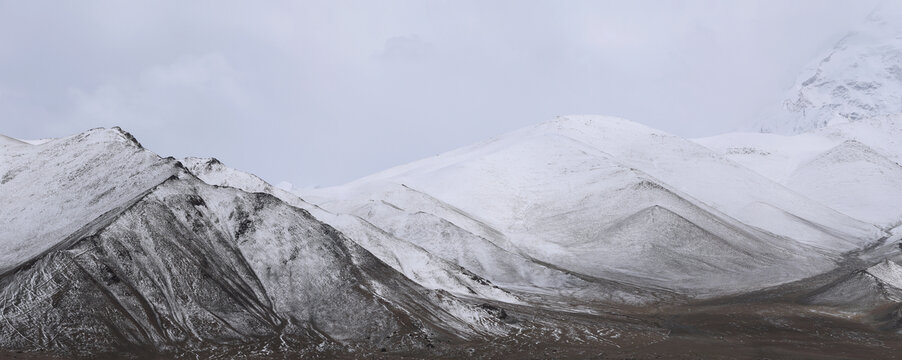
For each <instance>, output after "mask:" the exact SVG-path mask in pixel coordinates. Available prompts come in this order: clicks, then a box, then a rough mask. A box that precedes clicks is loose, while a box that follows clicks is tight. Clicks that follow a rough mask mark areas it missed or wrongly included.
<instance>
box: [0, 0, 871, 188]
mask: <svg viewBox="0 0 902 360" xmlns="http://www.w3.org/2000/svg"><path fill="white" fill-rule="evenodd" d="M876 3H877V0H871V1H853V0H848V1H838V0H793V1H785V0H779V1H778V0H770V1H765V0H751V1H738V0H731V1H723V0H711V1H663V0H661V1H632V0H631V1H626V0H623V1H571V0H567V1H560V0H556V1H522V0H521V1H462V0H459V1H428V0H411V1H366V0H361V1H334V0H333V1H317V2H309V1H285V2H282V1H246V2H241V1H212V0H210V1H190V2H186V1H152V2H151V1H148V2H137V1H13V0H9V1H7V0H0V133H2V134H6V135H10V136H13V137H18V138H42V137H59V136H65V135H70V134H73V133H78V132H81V131H84V130H87V129H89V128H94V127H100V126H103V127H109V126H116V125H118V126H121V127H123V128H124V129H126V130H128V131H130V132H132V133H133V134H134V135H135V136H136V137H137V138H138V139H139V140H140V141H141V142H142V143H143V144H144V145H145V146H146V147H148V148H149V149H151V150H153V151H155V152H157V153H158V154H160V155H163V156H167V155H173V156H176V157H182V156H189V155H190V156H215V157H217V158H219V159H220V160H222V161H223V162H225V163H226V164H227V165H229V166H232V167H235V168H239V169H242V170H246V171H249V172H252V173H255V174H257V175H260V176H261V177H263V178H264V179H266V180H268V181H270V182H272V183H278V182H280V181H289V182H291V183H294V184H295V186H296V187H303V186H314V185H334V184H340V183H343V182H346V181H350V180H352V179H354V178H357V177H361V176H364V175H367V174H369V173H373V172H376V171H379V170H382V169H385V168H388V167H391V166H394V165H399V164H402V163H406V162H409V161H412V160H416V159H419V158H423V157H427V156H431V155H434V154H436V153H440V152H443V151H447V150H451V149H453V148H456V147H459V146H463V145H467V144H470V143H473V142H477V141H480V140H483V139H486V138H489V137H492V136H495V135H499V134H501V133H504V132H507V131H510V130H514V129H517V128H520V127H523V126H527V125H530V124H533V123H537V122H540V121H544V120H548V119H550V118H552V117H554V116H556V115H563V114H576V113H591V114H605V115H616V116H621V117H625V118H628V119H631V120H635V121H638V122H641V123H644V124H647V125H650V126H653V127H657V128H660V129H663V130H666V131H669V132H672V133H675V134H678V135H683V136H701V135H711V134H716V133H720V132H724V131H728V130H731V129H733V128H736V127H739V126H742V125H743V124H747V123H749V122H751V121H752V117H753V116H754V115H755V114H757V113H758V112H759V111H761V110H762V108H763V107H765V106H768V105H770V104H773V103H775V102H776V101H778V99H779V98H780V97H781V95H782V94H783V93H784V91H785V89H786V88H788V87H789V86H791V85H792V83H793V81H794V80H795V76H796V74H797V73H798V71H799V70H800V69H801V68H802V67H803V66H804V65H805V64H806V63H807V62H809V61H810V60H812V59H813V57H814V56H816V55H818V54H819V53H820V52H821V51H823V50H825V49H826V48H828V47H829V46H831V45H832V43H833V42H835V41H836V40H837V39H838V38H839V37H841V36H842V35H843V34H844V33H845V32H846V31H847V30H848V29H850V28H851V27H853V26H854V25H855V24H857V23H858V22H860V21H861V19H862V18H864V17H865V16H866V15H867V13H868V12H869V11H870V10H871V9H872V8H873V7H874V6H875V4H876Z"/></svg>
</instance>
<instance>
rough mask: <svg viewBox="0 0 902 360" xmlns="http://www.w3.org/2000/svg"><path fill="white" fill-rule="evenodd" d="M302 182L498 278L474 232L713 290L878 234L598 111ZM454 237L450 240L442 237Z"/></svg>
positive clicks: (759, 280)
mask: <svg viewBox="0 0 902 360" xmlns="http://www.w3.org/2000/svg"><path fill="white" fill-rule="evenodd" d="M301 195H302V196H303V197H304V198H306V199H308V200H311V201H313V202H315V203H317V205H319V206H320V207H322V208H324V209H327V210H329V211H332V212H335V213H351V214H354V215H357V216H359V217H361V218H363V219H365V220H367V221H368V222H370V223H373V224H375V225H377V226H380V227H382V228H383V229H385V230H386V231H388V232H390V233H392V234H393V235H395V236H397V237H400V238H404V239H407V240H408V241H410V242H412V243H416V244H418V245H421V246H423V247H425V248H427V249H431V251H434V252H435V253H437V254H442V255H440V256H445V258H446V259H447V260H449V261H454V262H458V263H461V265H463V263H467V262H469V265H464V266H467V267H468V268H470V269H471V270H473V271H479V272H481V273H480V275H481V276H483V277H485V278H487V279H489V280H492V281H493V282H496V283H499V284H506V285H517V282H519V283H520V284H521V285H522V284H523V281H522V279H515V278H510V277H509V276H510V273H509V271H506V270H504V269H501V268H493V267H488V266H484V264H479V263H472V261H474V260H475V259H474V256H476V255H469V258H466V257H463V258H462V256H464V255H466V254H467V253H472V252H471V251H468V250H467V249H468V246H472V244H474V243H473V241H477V240H478V241H479V243H480V244H482V245H481V246H483V247H482V249H483V250H481V251H482V252H485V251H487V250H485V249H488V248H492V249H497V251H505V252H507V253H511V254H518V255H519V256H521V257H523V258H527V259H534V260H535V261H538V262H540V263H543V264H548V265H549V266H550V267H553V268H559V269H562V270H566V271H567V272H571V273H575V274H581V275H583V276H588V277H592V278H601V279H606V280H613V281H616V282H620V283H625V284H634V285H640V286H646V287H655V288H658V287H660V288H666V289H668V290H672V291H677V292H680V293H684V294H692V295H702V296H705V295H707V296H710V295H712V294H719V293H723V292H730V291H739V290H748V289H754V288H760V287H764V286H769V285H775V284H779V283H782V282H786V281H791V280H795V279H799V278H801V277H804V276H809V275H813V274H815V273H817V272H820V271H824V270H826V269H828V268H830V267H831V266H833V264H834V260H835V259H836V258H837V257H838V256H839V254H840V253H842V252H844V251H848V250H853V249H856V248H859V247H862V246H864V245H865V244H867V243H869V242H871V241H874V240H876V239H878V238H879V237H880V236H882V232H881V231H880V230H879V229H878V228H876V227H874V226H873V225H870V224H867V223H865V222H862V221H859V220H855V219H853V218H851V217H849V216H846V215H844V214H842V213H840V212H838V211H835V210H833V209H831V208H829V207H827V206H824V205H822V204H820V203H818V202H815V201H812V200H811V199H809V198H807V197H805V196H802V195H800V194H798V193H796V192H793V191H791V190H789V189H787V188H786V187H784V186H782V185H780V184H778V183H776V182H774V181H772V180H770V179H767V178H766V177H764V176H761V175H759V174H757V173H755V172H754V171H751V170H749V169H747V168H745V167H742V166H740V165H738V164H736V163H734V162H732V161H730V160H728V159H727V158H725V157H723V156H719V155H717V154H716V153H714V152H712V151H711V150H708V149H707V148H704V147H702V146H699V145H697V144H695V143H692V142H690V141H687V140H684V139H681V138H679V137H676V136H673V135H669V134H666V133H663V132H660V131H657V130H654V129H650V128H648V127H645V126H642V125H639V124H636V123H632V122H629V121H626V120H622V119H616V118H606V117H591V116H572V117H561V118H558V119H555V120H552V121H549V122H546V123H543V124H539V125H537V126H534V127H530V128H526V129H523V130H520V131H515V132H513V133H510V134H506V135H503V136H501V137H498V138H496V139H492V140H490V141H487V142H484V143H480V144H476V145H473V146H470V147H466V148H462V149H460V150H455V151H452V152H449V153H446V154H442V155H439V156H437V157H433V158H428V159H424V160H421V161H418V162H414V163H411V164H408V165H404V166H401V167H398V168H394V169H390V170H386V171H384V172H382V173H379V174H376V175H373V176H370V177H367V178H364V179H361V180H358V181H355V182H353V183H350V184H348V185H344V186H340V187H335V188H326V189H320V190H316V191H311V192H308V193H305V194H301ZM450 225H454V226H453V227H451V226H450ZM436 230H439V231H436ZM451 243H454V244H456V245H453V246H450V248H451V249H453V250H454V251H457V252H458V253H449V252H448V251H450V250H449V249H446V248H442V246H443V245H446V244H451ZM464 244H467V245H464ZM462 249H463V250H462ZM488 253H489V254H490V253H491V252H488ZM491 258H492V259H495V260H494V261H495V262H496V264H497V262H498V261H501V259H502V258H501V257H497V256H492V257H491ZM477 269H478V270H477ZM512 280H517V281H512Z"/></svg>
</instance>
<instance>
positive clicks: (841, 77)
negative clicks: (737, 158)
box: [754, 1, 902, 134]
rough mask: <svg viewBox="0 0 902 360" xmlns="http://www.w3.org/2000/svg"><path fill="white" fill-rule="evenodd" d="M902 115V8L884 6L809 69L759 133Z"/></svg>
mask: <svg viewBox="0 0 902 360" xmlns="http://www.w3.org/2000/svg"><path fill="white" fill-rule="evenodd" d="M898 113H902V5H900V3H899V2H898V1H884V2H883V4H882V5H881V6H879V7H878V8H876V9H875V10H874V11H873V12H872V13H871V15H870V16H869V17H868V18H867V21H865V22H864V23H863V24H862V25H861V26H859V27H858V28H857V29H855V30H854V31H852V32H850V33H849V34H848V35H846V36H845V37H843V38H842V39H841V40H840V41H839V42H838V43H837V44H836V45H835V46H834V47H833V48H831V49H829V50H828V51H826V52H825V53H824V54H823V55H822V56H821V57H819V58H818V59H816V60H815V61H814V62H812V63H811V64H810V65H808V66H807V67H806V68H805V70H804V71H802V73H801V74H800V76H799V78H798V80H797V81H796V84H795V85H794V86H793V88H792V89H791V90H790V91H789V92H788V93H787V96H786V98H785V100H784V101H783V103H782V104H780V106H779V107H776V108H775V109H774V110H772V111H770V112H768V113H766V114H764V117H763V119H762V120H761V121H760V122H758V123H757V124H756V125H755V126H754V131H761V132H767V133H781V134H799V133H803V132H806V131H809V130H813V129H817V128H822V127H825V126H827V125H829V124H831V123H835V122H849V121H859V120H863V119H867V118H871V117H875V116H879V115H889V114H898Z"/></svg>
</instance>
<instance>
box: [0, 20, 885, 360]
mask: <svg viewBox="0 0 902 360" xmlns="http://www.w3.org/2000/svg"><path fill="white" fill-rule="evenodd" d="M887 9H888V8H887ZM888 14H891V10H886V9H884V10H883V11H878V12H875V14H872V15H871V16H870V17H869V19H868V21H867V23H866V24H865V26H864V29H865V30H866V31H865V30H859V31H856V32H854V33H852V34H850V35H849V36H847V37H845V38H844V39H842V40H841V41H840V42H839V43H838V44H837V45H836V46H835V47H834V48H833V49H831V50H830V51H829V52H828V53H827V55H825V56H824V57H822V58H820V59H818V60H817V61H815V64H816V65H814V66H812V67H811V68H810V69H807V70H805V71H804V72H803V75H802V76H801V78H804V79H803V80H801V81H799V82H798V83H797V84H796V86H795V87H794V88H793V89H792V90H791V91H790V92H789V95H788V96H787V98H786V100H785V101H784V102H783V103H782V104H781V105H780V106H779V110H778V111H775V112H774V115H769V116H768V117H765V118H763V119H762V121H761V123H759V124H758V125H756V126H757V128H756V130H759V131H757V132H736V133H729V134H723V135H718V136H713V137H707V138H700V139H685V138H681V137H678V136H675V135H672V134H668V133H665V132H662V131H659V130H656V129H653V128H649V127H647V126H644V125H641V124H638V123H635V122H631V121H628V120H625V119H620V118H613V117H604V116H592V115H573V116H561V117H557V118H555V119H551V120H549V121H546V122H543V123H540V124H537V125H534V126H530V127H527V128H523V129H520V130H516V131H513V132H510V133H507V134H503V135H500V136H498V137H495V138H492V139H489V140H486V141H483V142H481V143H477V144H474V145H470V146H466V147H463V148H460V149H457V150H453V151H450V152H446V153H443V154H440V155H437V156H434V157H430V158H427V159H422V160H419V161H415V162H412V163H409V164H406V165H401V166H398V167H395V168H391V169H387V170H385V171H382V172H379V173H376V174H373V175H370V176H367V177H364V178H362V179H359V180H356V181H353V182H351V183H348V184H344V185H340V186H334V187H328V188H320V189H306V190H301V191H294V192H293V191H288V190H284V189H281V188H278V187H275V186H272V185H270V184H268V183H266V182H265V181H264V180H262V179H260V178H258V177H256V176H254V175H252V174H250V173H246V172H242V171H240V170H237V169H233V168H230V167H228V166H226V165H225V164H223V163H221V162H220V161H218V160H216V159H215V158H184V159H175V158H171V157H166V158H164V157H160V156H158V155H157V154H155V153H153V152H151V151H150V150H148V149H146V148H144V147H143V146H142V145H141V144H140V143H139V142H138V140H137V139H135V137H133V136H132V135H131V134H129V133H128V132H126V131H125V130H122V129H119V128H111V129H92V130H89V131H86V132H84V133H80V134H76V135H73V136H69V137H65V138H58V139H47V140H41V141H25V140H19V139H14V138H10V137H6V136H0V204H2V206H0V224H3V226H2V227H0V249H2V250H3V251H2V252H0V318H2V321H0V349H2V350H0V355H4V356H6V357H12V356H43V357H44V358H54V357H98V356H112V357H119V356H138V354H142V353H153V354H161V356H172V357H199V356H203V357H213V358H215V357H226V358H272V357H281V358H317V357H322V358H333V357H346V358H359V357H376V358H378V357H383V356H396V357H444V358H460V357H483V358H499V357H510V358H523V357H531V358H547V357H578V358H585V357H592V356H598V357H603V356H613V357H618V356H632V357H637V358H655V357H661V356H664V357H678V356H681V355H680V354H681V352H682V354H683V355H686V354H687V353H685V350H686V349H693V350H692V351H694V352H692V353H691V354H688V355H687V356H693V355H694V356H700V357H704V358H732V357H745V356H749V357H752V356H770V357H792V358H805V357H811V358H828V357H830V356H835V357H838V358H844V357H850V356H857V357H871V358H875V357H887V356H891V355H892V354H894V353H895V352H894V350H893V349H894V348H895V347H896V346H899V345H902V337H900V336H899V335H898V332H899V331H902V326H900V324H902V266H900V265H899V264H900V261H902V252H900V240H902V206H900V204H902V165H900V164H902V77H900V76H902V75H900V74H902V70H900V69H902V55H900V54H902V43H899V39H900V36H899V35H898V34H899V33H900V32H898V31H896V29H894V28H893V27H892V26H891V25H890V24H889V22H888V21H887V20H886V18H887V16H890V15H888ZM17 352H22V353H27V354H30V355H14V354H17ZM35 354H40V355H35Z"/></svg>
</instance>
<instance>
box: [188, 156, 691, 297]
mask: <svg viewBox="0 0 902 360" xmlns="http://www.w3.org/2000/svg"><path fill="white" fill-rule="evenodd" d="M184 161H185V163H186V165H187V167H188V169H189V170H190V171H191V172H192V173H194V174H196V175H198V176H199V177H200V178H201V179H202V180H204V181H206V182H207V183H210V184H213V185H220V186H227V184H228V185H230V186H234V187H237V188H240V189H244V190H247V191H253V189H256V190H259V191H262V192H267V193H272V194H274V195H275V196H278V197H279V198H281V199H283V200H284V201H286V202H288V203H289V204H292V205H294V206H297V207H300V208H304V209H307V210H308V211H310V212H311V214H313V215H314V216H315V217H317V219H319V220H320V221H323V222H325V223H327V224H329V225H331V226H334V227H335V228H337V229H339V230H341V231H342V233H344V234H346V235H348V236H349V237H350V238H351V239H352V240H354V241H355V242H357V243H358V244H360V245H361V246H363V247H364V248H366V249H367V250H369V251H370V252H372V253H373V254H374V255H376V256H377V257H379V258H380V259H381V260H382V261H384V262H385V263H387V264H389V265H390V266H392V267H393V268H395V269H396V270H398V271H400V272H401V273H403V274H405V275H406V276H407V277H409V278H410V279H412V280H414V281H416V282H417V283H419V284H420V285H422V286H425V287H427V288H430V289H441V290H446V291H449V292H451V293H455V294H458V295H464V296H475V297H479V298H484V299H492V300H494V301H502V302H513V303H519V302H522V300H521V299H519V298H518V295H516V294H521V295H522V294H524V292H525V293H529V294H538V295H551V296H564V297H566V298H575V299H581V300H586V301H595V302H598V301H601V302H612V303H631V304H640V303H646V302H651V301H662V300H666V299H670V300H672V299H674V296H673V294H669V293H667V292H658V291H655V290H651V291H650V290H648V289H642V288H637V287H635V286H630V285H625V284H619V283H616V282H610V281H603V280H601V279H585V278H581V277H578V276H575V275H573V274H569V273H567V272H566V271H563V270H560V269H554V268H550V267H548V266H546V265H544V264H541V263H538V262H536V261H534V260H533V259H529V258H526V257H524V256H522V255H520V254H519V253H517V252H515V251H511V250H510V249H512V247H511V246H510V245H508V246H507V248H506V249H505V248H502V247H499V246H498V245H496V244H495V242H498V241H502V242H503V235H502V234H501V233H500V232H498V231H496V230H494V229H491V228H489V227H488V226H487V225H485V224H482V223H480V222H478V221H476V220H473V219H471V218H469V217H468V215H467V214H466V213H464V212H462V211H460V210H459V209H454V208H453V207H450V206H449V205H447V204H444V203H442V202H440V201H438V200H436V199H434V198H431V197H429V196H428V195H426V194H423V193H420V192H417V191H415V190H413V189H410V188H408V187H406V186H403V185H398V186H397V187H394V190H392V191H388V192H386V193H383V195H388V194H390V195H389V197H391V198H393V199H394V200H395V201H398V204H401V205H395V204H391V203H387V202H386V201H385V200H371V201H368V202H365V203H363V204H359V205H360V206H359V207H356V208H354V209H351V210H349V211H348V213H340V214H334V213H331V212H329V211H326V210H324V209H322V208H320V207H319V206H316V205H312V204H310V203H308V202H306V201H304V200H302V199H301V198H300V197H298V196H296V195H294V194H291V193H288V192H286V191H284V190H281V189H278V188H275V187H272V186H271V185H269V184H267V183H266V182H264V181H263V180H262V179H259V178H257V177H256V176H253V175H250V174H247V173H244V172H241V171H239V170H235V169H231V168H228V167H226V166H224V165H223V164H222V163H220V162H219V161H217V160H215V159H198V158H189V159H185V160H184ZM355 206H356V205H355ZM401 206H404V207H407V206H414V208H413V210H405V209H402V208H401ZM377 214H378V215H377ZM364 218H366V219H367V220H364ZM452 221H453V222H452ZM458 225H461V226H463V227H460V226H458ZM464 227H465V228H467V229H470V230H466V229H464ZM480 234H481V235H480ZM486 237H488V238H492V239H495V242H493V241H490V240H488V239H486ZM505 289H507V290H509V291H514V293H513V294H512V293H510V292H508V291H506V290H505Z"/></svg>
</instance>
